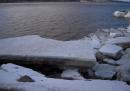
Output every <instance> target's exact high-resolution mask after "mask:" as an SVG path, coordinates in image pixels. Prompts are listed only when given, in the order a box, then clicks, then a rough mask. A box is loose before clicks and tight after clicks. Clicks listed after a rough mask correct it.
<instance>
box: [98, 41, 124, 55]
mask: <svg viewBox="0 0 130 91" xmlns="http://www.w3.org/2000/svg"><path fill="white" fill-rule="evenodd" d="M121 50H122V48H121V47H120V46H117V45H114V44H106V45H104V46H102V47H101V48H100V50H99V52H101V53H103V54H105V55H109V56H110V55H111V56H115V55H117V53H119V52H120V51H121Z"/></svg>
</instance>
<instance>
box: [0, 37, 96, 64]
mask: <svg viewBox="0 0 130 91" xmlns="http://www.w3.org/2000/svg"><path fill="white" fill-rule="evenodd" d="M0 49H1V51H0V56H6V55H8V56H16V57H17V56H21V57H36V58H38V57H43V58H59V59H71V60H75V61H76V62H79V63H80V62H81V63H82V62H84V63H86V66H87V65H88V66H91V65H94V64H95V63H96V58H95V55H94V51H93V48H92V47H91V44H90V40H88V39H81V40H75V41H58V40H53V39H46V38H41V37H39V36H37V35H28V36H22V37H15V38H8V39H1V40H0ZM37 61H38V60H37ZM53 61H54V60H53ZM58 61H61V60H58ZM62 61H63V60H62ZM89 63H90V65H89ZM75 65H78V64H75Z"/></svg>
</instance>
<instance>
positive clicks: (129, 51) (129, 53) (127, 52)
mask: <svg viewBox="0 0 130 91" xmlns="http://www.w3.org/2000/svg"><path fill="white" fill-rule="evenodd" d="M125 53H126V54H128V56H129V57H130V48H128V49H126V50H125Z"/></svg>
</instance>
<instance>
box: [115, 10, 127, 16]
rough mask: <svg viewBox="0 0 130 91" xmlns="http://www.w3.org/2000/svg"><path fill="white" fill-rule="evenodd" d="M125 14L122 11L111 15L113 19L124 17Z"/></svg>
mask: <svg viewBox="0 0 130 91" xmlns="http://www.w3.org/2000/svg"><path fill="white" fill-rule="evenodd" d="M125 14H126V13H125V12H122V11H115V12H114V13H113V15H114V16H115V17H124V16H125Z"/></svg>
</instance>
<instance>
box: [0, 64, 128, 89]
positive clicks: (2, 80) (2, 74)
mask: <svg viewBox="0 0 130 91" xmlns="http://www.w3.org/2000/svg"><path fill="white" fill-rule="evenodd" d="M14 67H15V68H14ZM16 68H17V69H18V70H17V69H16ZM25 69H27V70H25ZM1 70H2V71H0V90H1V89H6V90H14V91H16V90H18V91H19V90H20V91H21V90H22V91H86V90H87V91H97V89H98V90H99V91H130V86H128V85H127V84H126V83H125V82H122V81H109V80H85V81H83V80H73V81H72V80H62V79H53V78H46V77H44V75H42V74H39V73H37V72H35V71H33V72H32V70H31V69H30V70H29V69H28V68H25V67H21V66H18V65H15V64H4V65H2V66H1ZM23 71H24V72H23ZM14 72H15V73H14ZM20 72H21V73H20ZM26 73H27V75H29V76H30V77H31V78H33V76H32V75H31V73H34V74H35V77H36V78H35V82H16V80H15V79H17V78H18V77H19V76H21V75H25V74H26ZM34 74H33V75H34ZM37 77H40V78H41V79H42V80H43V81H41V82H39V81H38V80H39V78H37Z"/></svg>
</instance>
